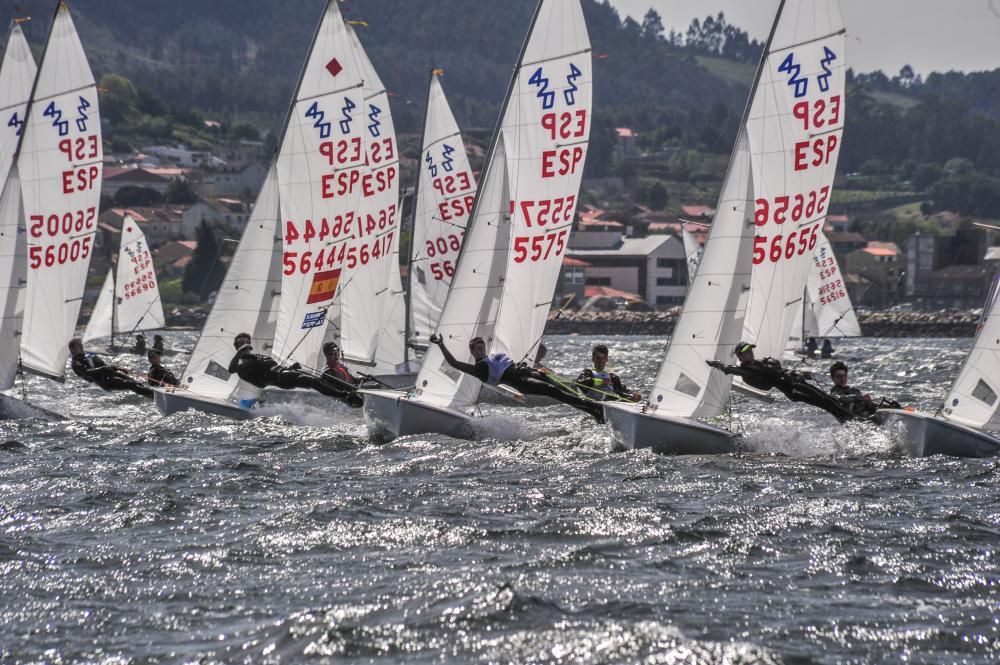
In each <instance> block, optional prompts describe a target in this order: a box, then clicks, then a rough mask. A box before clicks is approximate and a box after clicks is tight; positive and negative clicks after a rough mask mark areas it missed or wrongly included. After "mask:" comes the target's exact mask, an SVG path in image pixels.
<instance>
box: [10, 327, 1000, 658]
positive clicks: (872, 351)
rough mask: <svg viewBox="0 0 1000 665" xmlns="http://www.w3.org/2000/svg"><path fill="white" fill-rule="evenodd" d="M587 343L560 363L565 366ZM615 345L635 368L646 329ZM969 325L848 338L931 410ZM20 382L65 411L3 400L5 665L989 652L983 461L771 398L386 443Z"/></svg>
mask: <svg viewBox="0 0 1000 665" xmlns="http://www.w3.org/2000/svg"><path fill="white" fill-rule="evenodd" d="M594 342H595V340H594V339H593V338H588V337H576V336H568V337H557V338H552V339H550V340H547V344H548V346H549V348H550V349H551V355H550V358H549V360H550V361H551V364H552V365H553V366H554V367H556V368H559V369H563V370H566V371H567V372H572V373H575V371H576V370H577V369H578V368H579V367H580V366H581V365H582V363H583V362H584V360H585V359H586V358H587V357H588V355H589V353H588V350H589V347H590V345H591V344H592V343H594ZM612 342H613V348H612V361H611V364H612V365H613V366H615V367H616V368H618V369H619V370H620V372H621V373H622V374H623V375H624V376H625V377H626V378H632V377H645V378H644V379H642V380H635V381H633V383H636V384H637V385H639V387H642V388H645V387H647V386H646V385H645V384H647V383H648V381H649V378H650V377H651V376H652V374H653V372H654V370H655V367H656V365H657V363H658V359H659V356H660V346H661V345H660V343H659V342H657V341H655V340H652V339H650V338H637V337H629V338H619V339H615V340H612ZM187 343H190V339H189V338H188V340H187ZM969 343H970V341H969V340H872V339H866V340H859V341H856V342H846V343H844V344H843V345H842V350H841V355H842V356H843V357H845V358H846V359H847V360H848V362H849V363H851V365H852V379H853V382H854V383H856V384H858V385H861V386H865V387H868V388H870V389H871V391H872V392H876V393H878V392H883V391H885V392H888V393H891V394H893V395H896V396H897V397H898V398H899V399H900V401H905V402H914V403H917V404H919V405H923V406H930V407H932V406H934V405H935V404H936V402H937V400H939V399H940V397H941V396H942V394H943V392H944V390H945V389H946V387H947V383H948V381H950V379H951V377H952V376H953V375H954V373H955V372H956V371H957V368H958V365H959V363H960V362H961V360H962V358H963V357H964V353H965V350H966V349H967V348H968V346H969ZM173 360H174V362H177V360H176V359H173ZM168 364H169V363H168ZM819 367H820V369H821V370H822V369H825V367H826V363H823V364H820V365H819ZM30 388H31V392H32V394H33V396H34V399H35V400H36V401H37V403H39V404H41V405H43V406H49V407H50V408H54V409H55V410H58V411H61V412H63V413H69V414H72V415H73V416H74V418H73V419H72V420H69V421H66V422H60V423H45V422H39V421H19V422H7V423H0V428H2V434H0V438H2V441H3V443H2V445H0V661H2V662H5V663H6V662H11V663H14V662H49V663H62V662H66V663H68V662H95V663H96V662H100V663H119V662H121V663H124V662H170V663H189V662H204V663H209V662H235V661H243V662H251V663H261V662H286V663H289V662H295V663H298V662H341V661H344V660H356V661H364V662H379V663H394V662H400V661H413V662H442V661H451V662H496V663H506V662H519V663H605V662H621V663H632V662H643V663H754V662H761V663H770V662H784V663H806V662H818V663H868V662H887V663H888V662H891V663H895V662H910V663H952V662H954V663H958V662H962V663H995V662H997V660H998V657H1000V626H998V621H1000V587H998V574H1000V562H998V555H997V550H998V547H1000V507H998V506H1000V490H998V480H1000V466H998V462H997V461H994V460H966V459H948V458H930V459H919V460H913V459H905V458H902V457H900V456H898V455H897V454H895V453H894V452H893V442H892V441H890V440H888V439H887V438H886V437H885V436H884V435H882V434H881V433H880V432H878V431H875V430H872V429H870V428H868V427H865V426H853V427H849V428H842V427H838V426H837V425H836V424H835V423H834V421H833V420H832V418H829V417H828V416H826V415H824V414H822V413H815V414H814V413H811V412H809V411H807V410H805V408H803V407H800V406H797V405H796V406H791V405H789V404H788V403H787V402H784V401H780V402H778V403H776V404H774V405H762V404H760V403H757V402H749V401H741V402H739V403H738V405H737V409H736V410H737V412H738V414H739V415H738V419H737V421H736V422H734V426H736V427H740V428H742V429H743V430H744V431H745V432H746V434H747V441H748V445H749V446H750V448H751V449H752V450H753V451H754V452H751V453H747V454H743V455H737V456H716V457H660V456H657V455H655V454H652V453H649V452H648V451H646V452H634V451H628V452H625V451H616V450H613V448H612V446H611V443H610V440H609V437H608V435H607V433H606V431H605V430H604V429H603V428H601V427H597V426H595V425H593V424H592V423H591V421H589V420H587V419H585V418H584V417H583V416H581V415H577V413H576V412H573V411H566V410H563V409H560V408H558V407H550V408H544V409H532V410H528V409H515V408H498V407H490V408H489V410H488V411H489V414H490V415H489V416H488V418H487V419H486V420H485V421H484V431H486V432H487V433H488V434H489V438H488V439H486V440H484V441H480V442H468V441H457V440H452V439H447V438H444V437H411V438H404V439H400V440H397V441H395V442H393V443H390V444H385V445H375V444H373V443H371V442H369V440H368V439H367V437H366V435H365V430H364V426H363V424H362V422H361V419H360V416H359V415H358V414H357V412H348V411H346V410H343V409H340V408H336V407H335V408H332V409H330V410H329V411H326V410H324V409H321V408H317V407H316V406H306V407H292V406H277V407H273V408H274V409H275V411H274V413H275V414H276V415H274V416H273V417H268V418H263V419H259V420H254V421H250V422H246V423H230V422H226V421H221V420H219V419H213V418H211V417H208V416H201V415H197V414H190V413H185V414H179V415H176V416H172V417H170V418H161V417H160V416H159V415H158V413H156V411H155V409H153V408H152V406H151V405H148V404H146V403H142V402H140V401H138V400H137V399H136V398H132V397H125V396H113V397H108V396H107V395H106V394H104V393H102V392H100V391H99V390H97V389H96V388H92V387H90V386H86V385H83V384H82V383H81V382H79V381H77V380H75V379H70V380H69V381H68V382H67V383H66V384H65V385H62V386H60V385H56V384H52V383H45V382H42V381H40V380H37V381H36V380H32V381H31V382H30Z"/></svg>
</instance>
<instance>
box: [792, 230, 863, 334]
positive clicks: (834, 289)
mask: <svg viewBox="0 0 1000 665" xmlns="http://www.w3.org/2000/svg"><path fill="white" fill-rule="evenodd" d="M803 331H804V335H805V337H807V338H808V337H860V336H861V326H860V325H859V324H858V317H857V315H856V314H855V313H854V306H853V305H852V304H851V297H850V296H849V295H848V294H847V284H846V283H845V282H844V275H843V273H841V272H840V266H839V265H837V257H835V256H834V255H833V248H832V247H830V241H829V240H828V239H827V237H826V234H825V233H823V231H822V230H821V231H819V241H818V242H817V243H816V248H815V249H814V250H813V252H812V266H811V269H810V271H809V279H808V280H807V281H806V312H805V318H804V319H803Z"/></svg>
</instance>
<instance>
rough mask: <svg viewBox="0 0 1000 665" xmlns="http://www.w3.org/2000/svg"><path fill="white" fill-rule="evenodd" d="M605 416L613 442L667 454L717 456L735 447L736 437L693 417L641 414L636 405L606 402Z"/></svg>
mask: <svg viewBox="0 0 1000 665" xmlns="http://www.w3.org/2000/svg"><path fill="white" fill-rule="evenodd" d="M604 417H605V419H606V420H607V422H608V426H609V427H610V428H611V435H612V436H613V437H614V439H615V441H617V442H618V443H619V444H621V445H623V446H625V447H627V448H650V449H652V450H653V452H656V453H661V454H666V455H719V454H725V453H732V452H736V451H737V450H738V447H737V444H736V436H735V435H734V434H733V433H732V432H730V431H728V430H724V429H722V428H720V427H713V426H712V425H708V424H705V423H703V422H700V421H697V420H695V419H693V418H682V417H676V416H665V415H654V414H652V413H643V412H642V406H641V405H639V404H625V403H621V402H609V403H607V404H605V405H604Z"/></svg>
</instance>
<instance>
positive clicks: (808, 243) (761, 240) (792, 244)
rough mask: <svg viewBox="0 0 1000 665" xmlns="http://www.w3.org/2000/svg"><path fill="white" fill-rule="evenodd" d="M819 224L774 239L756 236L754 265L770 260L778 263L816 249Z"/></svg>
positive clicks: (754, 241)
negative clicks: (783, 259)
mask: <svg viewBox="0 0 1000 665" xmlns="http://www.w3.org/2000/svg"><path fill="white" fill-rule="evenodd" d="M818 233H819V224H814V225H812V226H811V227H809V228H808V229H805V230H804V231H792V232H791V233H789V234H788V235H787V236H783V235H781V234H780V233H779V234H778V235H776V236H774V237H771V238H768V237H767V236H756V237H755V238H754V239H753V263H754V265H758V264H760V263H763V262H764V261H765V260H767V259H770V260H771V263H777V262H778V261H780V260H781V259H782V258H786V259H790V258H792V257H793V256H796V255H799V256H801V255H802V254H805V252H806V250H807V249H808V250H812V249H814V248H815V247H816V240H817V234H818Z"/></svg>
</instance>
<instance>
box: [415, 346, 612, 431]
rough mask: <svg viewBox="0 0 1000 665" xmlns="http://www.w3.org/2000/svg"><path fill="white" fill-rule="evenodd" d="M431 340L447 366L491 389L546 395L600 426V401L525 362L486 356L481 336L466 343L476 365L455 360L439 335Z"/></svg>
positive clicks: (601, 419) (601, 418)
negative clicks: (487, 385) (593, 420)
mask: <svg viewBox="0 0 1000 665" xmlns="http://www.w3.org/2000/svg"><path fill="white" fill-rule="evenodd" d="M430 341H431V343H432V344H437V345H438V347H439V348H440V349H441V353H442V354H444V359H445V360H446V361H447V363H448V364H449V365H451V366H452V367H454V368H455V369H457V370H460V371H462V372H465V373H466V374H469V375H471V376H474V377H476V378H477V379H479V380H480V381H482V382H483V383H488V384H490V385H494V386H495V385H498V384H501V383H503V384H505V385H508V386H510V387H512V388H515V389H516V390H519V391H521V392H522V393H524V394H525V395H545V396H546V397H551V398H552V399H554V400H556V401H558V402H562V403H563V404H567V405H569V406H572V407H573V408H575V409H580V410H581V411H585V412H587V413H589V414H590V415H591V416H593V417H594V419H595V420H597V422H599V423H603V422H604V407H602V406H601V404H600V402H596V401H594V400H591V399H587V398H585V397H583V396H581V395H580V394H579V393H577V392H576V390H575V389H573V388H572V387H563V386H562V385H560V384H559V383H558V382H557V380H556V379H555V378H554V377H552V376H551V374H550V373H548V372H545V371H542V370H539V369H535V368H533V367H529V366H528V365H527V364H526V363H515V362H514V360H513V359H511V358H510V356H508V355H507V354H506V353H492V354H487V353H486V342H485V341H484V340H483V338H482V337H473V338H472V340H470V341H469V351H470V352H471V353H472V357H473V359H474V360H475V363H465V362H462V361H460V360H457V359H456V358H455V356H453V355H452V354H451V352H450V351H449V350H448V347H446V346H445V345H444V338H442V337H441V335H439V334H434V335H431V337H430ZM569 385H570V386H571V384H569Z"/></svg>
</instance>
